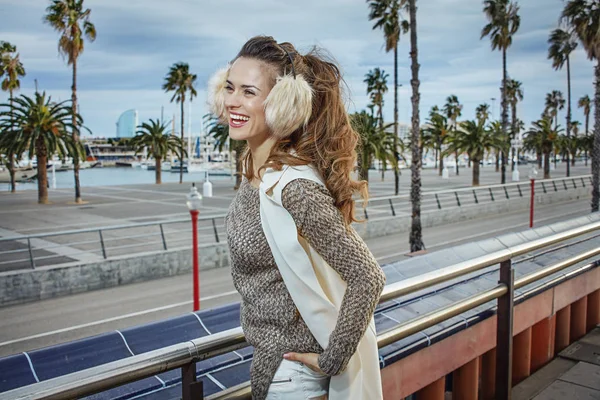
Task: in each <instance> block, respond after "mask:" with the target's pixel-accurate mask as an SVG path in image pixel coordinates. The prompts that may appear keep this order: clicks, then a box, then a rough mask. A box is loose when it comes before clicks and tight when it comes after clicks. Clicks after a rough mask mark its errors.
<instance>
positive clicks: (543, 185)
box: [542, 181, 554, 193]
mask: <svg viewBox="0 0 600 400" xmlns="http://www.w3.org/2000/svg"><path fill="white" fill-rule="evenodd" d="M552 183H554V181H552ZM542 190H543V191H544V193H548V192H547V191H546V185H545V184H544V182H542Z"/></svg>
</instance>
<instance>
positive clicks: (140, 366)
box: [0, 222, 600, 400]
mask: <svg viewBox="0 0 600 400" xmlns="http://www.w3.org/2000/svg"><path fill="white" fill-rule="evenodd" d="M596 230H600V222H595V223H590V224H587V225H585V226H581V227H577V228H573V229H570V230H568V231H565V232H561V233H557V234H554V235H551V236H548V237H546V238H542V239H537V240H534V241H531V242H529V243H525V244H521V245H517V246H512V247H510V248H508V249H506V250H501V251H497V252H494V253H491V254H490V255H487V256H482V257H478V258H476V259H473V260H469V261H465V262H461V263H458V264H454V265H452V266H450V267H447V268H444V269H442V270H440V271H441V272H440V271H437V272H435V273H428V274H424V275H421V276H420V277H415V278H411V279H406V280H405V281H400V282H398V283H396V284H391V285H388V286H386V288H385V289H384V293H383V294H382V296H381V298H380V302H384V301H387V300H390V299H392V298H394V297H398V296H401V295H406V294H409V293H414V292H416V291H418V290H421V289H424V288H427V287H431V286H433V285H435V284H437V283H442V282H446V281H448V280H450V279H453V278H455V277H458V276H461V275H464V274H467V273H469V272H474V271H477V270H481V269H483V268H486V267H489V266H491V265H495V264H496V263H498V262H502V263H503V264H505V262H506V261H509V260H511V258H513V257H516V256H519V255H522V254H525V253H527V252H530V251H533V250H537V249H540V248H543V247H546V246H550V245H552V244H555V243H557V242H561V241H565V240H569V239H571V238H574V237H577V236H581V235H585V234H587V233H590V232H593V231H596ZM598 254H600V247H598V248H596V249H594V250H591V251H587V252H585V253H582V254H579V255H577V256H574V257H571V258H569V259H567V260H563V261H561V262H559V263H557V264H554V265H551V266H548V267H546V268H544V269H543V270H541V271H537V272H534V273H532V274H529V275H527V276H525V277H523V278H521V279H519V280H517V281H515V282H514V285H513V286H514V287H516V288H519V287H523V286H525V285H528V284H530V283H533V282H536V281H538V280H539V279H542V278H544V277H547V276H549V275H552V274H554V273H556V272H559V271H561V270H563V269H565V268H567V267H569V266H572V265H575V264H577V263H579V262H581V261H584V260H586V259H588V258H590V257H593V256H595V255H598ZM509 264H510V263H509ZM423 277H425V278H423ZM564 278H565V279H566V278H567V277H564ZM507 292H508V287H507V285H506V284H504V283H502V282H501V283H500V284H499V285H497V286H496V287H495V288H493V289H491V290H487V291H484V292H483V293H478V294H476V295H473V296H470V297H468V298H466V299H463V300H460V301H457V302H454V303H452V304H450V305H448V306H445V307H442V308H440V309H437V310H434V311H432V312H430V313H427V314H425V315H422V316H420V317H418V318H414V319H411V320H409V321H406V322H403V323H401V324H400V325H399V326H397V327H395V328H392V329H390V330H388V331H385V332H383V333H381V334H379V335H378V338H377V342H378V346H379V347H382V346H386V345H388V344H390V343H393V342H395V341H398V340H400V339H403V338H405V337H408V336H410V335H411V334H414V333H416V332H419V331H421V330H423V329H426V328H429V327H431V326H433V325H435V324H437V323H439V322H441V321H444V320H446V319H448V318H451V317H453V316H456V315H459V314H461V313H463V312H465V311H467V310H470V309H472V308H474V307H477V306H479V305H482V304H485V303H487V302H489V301H491V300H494V299H497V298H500V297H501V296H504V295H505V294H507ZM510 293H512V288H511V292H510ZM511 323H512V321H511ZM245 346H247V343H246V341H245V338H244V334H243V332H242V329H241V328H234V329H230V330H228V331H224V332H220V333H217V334H213V335H209V336H206V337H203V338H200V339H195V340H191V341H189V342H186V343H179V344H176V345H173V346H169V347H166V348H162V349H158V350H155V351H152V352H148V353H143V354H140V355H136V356H132V357H128V358H125V359H122V360H118V361H114V362H112V363H108V364H104V365H100V366H97V367H93V368H90V369H86V370H83V371H79V372H75V373H73V374H69V375H65V376H62V377H58V378H54V379H50V380H47V381H43V382H40V383H36V384H33V385H29V386H25V387H22V388H19V389H15V390H12V391H9V392H5V393H0V400H8V399H11V400H12V399H16V400H21V399H70V398H75V397H81V396H85V395H90V394H93V393H97V392H100V391H103V390H107V389H110V388H112V387H116V386H119V385H122V384H125V383H128V382H132V381H135V380H139V379H142V378H146V377H149V376H152V375H155V374H157V373H160V372H165V371H168V370H172V369H176V368H179V367H182V366H184V365H186V364H189V363H193V362H196V361H199V360H203V359H206V358H210V357H214V356H217V355H220V354H224V353H226V352H229V351H233V350H236V349H239V348H242V347H245ZM194 371H195V367H194ZM188 383H189V382H188ZM226 392H227V397H223V396H217V397H214V398H227V399H235V398H239V399H241V398H248V394H249V387H248V386H247V385H244V384H242V385H239V388H236V389H235V391H226ZM184 398H185V396H184ZM211 398H213V396H211Z"/></svg>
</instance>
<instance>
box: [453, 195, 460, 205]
mask: <svg viewBox="0 0 600 400" xmlns="http://www.w3.org/2000/svg"><path fill="white" fill-rule="evenodd" d="M454 196H456V204H458V206H459V207H460V199H459V198H458V192H454Z"/></svg>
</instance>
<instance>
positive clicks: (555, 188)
mask: <svg viewBox="0 0 600 400" xmlns="http://www.w3.org/2000/svg"><path fill="white" fill-rule="evenodd" d="M552 186H554V191H555V192H558V188H557V187H556V182H554V181H552ZM544 193H546V192H544Z"/></svg>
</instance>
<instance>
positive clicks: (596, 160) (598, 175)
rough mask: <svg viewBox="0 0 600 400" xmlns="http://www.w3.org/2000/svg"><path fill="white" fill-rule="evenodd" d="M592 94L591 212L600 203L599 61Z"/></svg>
mask: <svg viewBox="0 0 600 400" xmlns="http://www.w3.org/2000/svg"><path fill="white" fill-rule="evenodd" d="M594 72H595V75H596V76H595V78H596V82H594V84H595V93H594V119H595V121H594V146H593V147H592V212H596V211H598V208H599V203H600V185H599V184H600V60H599V61H598V63H597V64H596V68H595V71H594Z"/></svg>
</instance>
